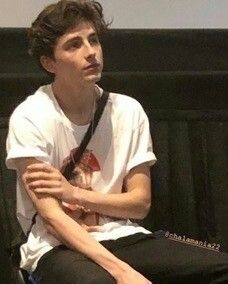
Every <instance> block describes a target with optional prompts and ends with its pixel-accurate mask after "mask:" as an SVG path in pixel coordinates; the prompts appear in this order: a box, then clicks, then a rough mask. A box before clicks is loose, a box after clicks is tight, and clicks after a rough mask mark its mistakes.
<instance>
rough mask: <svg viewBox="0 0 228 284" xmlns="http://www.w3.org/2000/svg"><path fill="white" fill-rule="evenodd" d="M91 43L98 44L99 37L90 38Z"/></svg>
mask: <svg viewBox="0 0 228 284" xmlns="http://www.w3.org/2000/svg"><path fill="white" fill-rule="evenodd" d="M90 43H91V44H99V38H98V37H97V36H94V37H92V38H91V39H90Z"/></svg>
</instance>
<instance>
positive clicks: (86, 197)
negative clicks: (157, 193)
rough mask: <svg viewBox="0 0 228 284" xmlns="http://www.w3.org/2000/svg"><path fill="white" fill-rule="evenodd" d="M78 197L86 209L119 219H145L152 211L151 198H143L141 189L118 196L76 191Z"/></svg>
mask: <svg viewBox="0 0 228 284" xmlns="http://www.w3.org/2000/svg"><path fill="white" fill-rule="evenodd" d="M77 190H79V192H77ZM78 193H79V194H78ZM78 196H80V204H81V205H82V206H84V207H85V208H86V209H90V210H91V211H93V212H97V213H100V214H103V215H107V216H112V217H117V218H124V219H128V218H132V219H143V218H144V217H145V216H146V215H147V213H148V211H149V209H150V198H148V197H147V196H145V198H143V197H142V195H141V193H140V189H138V190H135V191H132V192H124V193H117V194H114V193H113V194H112V193H111V194H103V193H99V192H95V191H87V190H83V189H76V190H75V199H76V200H77V198H78Z"/></svg>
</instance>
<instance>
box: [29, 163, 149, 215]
mask: <svg viewBox="0 0 228 284" xmlns="http://www.w3.org/2000/svg"><path fill="white" fill-rule="evenodd" d="M29 169H30V170H31V174H30V175H29V178H28V184H29V187H30V189H31V190H33V191H34V192H36V193H49V194H51V195H53V196H55V197H57V198H58V199H60V200H63V201H66V202H69V203H76V204H80V205H81V206H83V207H85V208H86V209H90V210H91V211H93V212H98V213H101V214H103V215H107V216H112V217H117V218H125V219H128V218H132V219H143V218H144V217H145V216H146V215H147V213H148V211H149V209H150V205H151V180H150V169H149V166H148V165H147V164H146V163H145V164H141V165H138V166H136V167H135V168H133V169H132V170H131V171H130V172H129V174H128V175H127V176H126V178H125V180H124V185H123V189H124V192H122V193H116V194H114V193H113V194H112V193H111V194H103V193H99V192H95V191H88V190H85V189H82V188H79V187H76V188H75V187H74V189H75V190H73V187H72V186H71V187H69V186H67V185H65V186H63V187H61V186H59V185H58V180H57V179H58V178H59V177H60V176H61V174H60V173H58V177H57V176H56V170H55V169H54V168H50V167H49V170H50V172H49V173H48V174H47V173H46V172H45V171H46V169H44V168H42V167H40V165H33V166H31V167H30V168H29ZM62 178H63V179H64V177H62Z"/></svg>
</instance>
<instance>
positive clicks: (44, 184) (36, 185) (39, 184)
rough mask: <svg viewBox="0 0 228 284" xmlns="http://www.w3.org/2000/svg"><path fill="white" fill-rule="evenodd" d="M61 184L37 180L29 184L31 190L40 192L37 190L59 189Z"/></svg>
mask: <svg viewBox="0 0 228 284" xmlns="http://www.w3.org/2000/svg"><path fill="white" fill-rule="evenodd" d="M60 185H61V184H60V182H58V181H49V180H36V181H32V182H29V183H28V187H29V189H31V190H33V191H35V192H38V191H37V189H41V188H43V189H45V188H59V187H60Z"/></svg>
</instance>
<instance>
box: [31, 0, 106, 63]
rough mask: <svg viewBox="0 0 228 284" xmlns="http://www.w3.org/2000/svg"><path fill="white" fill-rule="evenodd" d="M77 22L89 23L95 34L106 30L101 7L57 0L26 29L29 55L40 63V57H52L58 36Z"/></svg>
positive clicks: (89, 1) (89, 0)
mask: <svg viewBox="0 0 228 284" xmlns="http://www.w3.org/2000/svg"><path fill="white" fill-rule="evenodd" d="M81 21H88V22H91V23H92V24H93V25H94V27H95V30H96V32H97V33H98V35H100V34H102V33H103V32H104V31H105V30H106V29H107V27H108V24H107V23H106V22H105V20H104V16H103V9H102V6H101V5H100V4H99V3H98V2H97V1H93V0H75V1H72V0H61V1H59V2H57V3H54V4H51V5H49V6H47V7H46V8H45V9H44V10H43V11H42V12H41V13H40V14H39V15H38V17H37V18H36V20H35V21H34V22H33V23H32V26H31V27H30V28H29V30H28V40H29V50H28V51H29V54H30V55H32V56H34V57H35V58H36V59H37V60H38V62H40V57H41V56H43V55H44V56H48V57H51V58H54V47H55V45H56V42H57V40H58V38H59V37H61V36H62V35H63V34H65V33H66V32H67V31H70V30H71V29H72V28H74V27H75V26H76V25H77V24H79V23H80V22H81Z"/></svg>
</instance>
